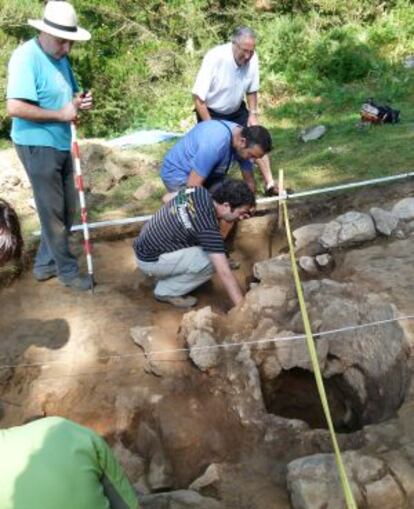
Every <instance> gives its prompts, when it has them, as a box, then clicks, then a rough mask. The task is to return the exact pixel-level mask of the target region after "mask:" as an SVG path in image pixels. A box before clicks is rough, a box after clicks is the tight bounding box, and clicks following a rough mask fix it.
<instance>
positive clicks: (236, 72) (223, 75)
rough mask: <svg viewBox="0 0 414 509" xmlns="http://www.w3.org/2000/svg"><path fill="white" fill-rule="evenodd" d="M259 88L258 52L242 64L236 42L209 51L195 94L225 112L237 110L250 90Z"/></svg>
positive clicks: (216, 109)
mask: <svg viewBox="0 0 414 509" xmlns="http://www.w3.org/2000/svg"><path fill="white" fill-rule="evenodd" d="M258 90H259V59H258V58H257V54H256V53H254V55H253V56H252V58H251V59H250V61H249V62H248V64H246V65H243V66H240V67H239V66H238V65H237V64H236V61H235V60H234V56H233V49H232V43H231V42H229V43H227V44H221V45H220V46H215V47H214V48H212V49H211V50H209V51H208V52H207V53H206V54H205V56H204V59H203V62H202V64H201V67H200V70H199V71H198V74H197V78H196V81H195V83H194V87H193V90H192V92H193V94H195V95H197V96H198V97H199V98H200V99H201V100H202V101H205V103H206V104H207V107H208V108H210V109H212V110H214V111H217V112H218V113H222V114H229V113H233V112H235V111H237V110H238V109H239V107H240V104H241V102H242V101H243V99H244V96H245V94H246V93H253V92H257V91H258Z"/></svg>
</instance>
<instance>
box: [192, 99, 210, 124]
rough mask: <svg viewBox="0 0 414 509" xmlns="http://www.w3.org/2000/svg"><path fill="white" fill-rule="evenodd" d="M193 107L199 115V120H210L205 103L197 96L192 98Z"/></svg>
mask: <svg viewBox="0 0 414 509" xmlns="http://www.w3.org/2000/svg"><path fill="white" fill-rule="evenodd" d="M194 105H195V109H196V110H197V113H198V114H199V115H200V118H201V120H211V116H210V113H209V111H208V108H207V105H206V103H205V102H204V101H202V100H201V99H200V98H199V97H198V95H195V96H194Z"/></svg>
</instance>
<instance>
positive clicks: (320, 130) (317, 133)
mask: <svg viewBox="0 0 414 509" xmlns="http://www.w3.org/2000/svg"><path fill="white" fill-rule="evenodd" d="M325 133H326V127H325V126H324V125H317V126H315V127H309V128H307V129H303V130H302V131H301V133H300V136H299V139H300V140H302V141H304V142H305V143H307V142H308V141H314V140H318V139H319V138H322V136H323V135H324V134H325Z"/></svg>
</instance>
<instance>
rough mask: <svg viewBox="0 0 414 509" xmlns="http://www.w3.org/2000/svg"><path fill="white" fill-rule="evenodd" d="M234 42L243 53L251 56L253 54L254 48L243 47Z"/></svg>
mask: <svg viewBox="0 0 414 509" xmlns="http://www.w3.org/2000/svg"><path fill="white" fill-rule="evenodd" d="M234 44H235V45H236V46H237V47H238V48H239V50H240V51H241V52H242V53H243V54H244V55H248V56H250V57H251V56H253V55H254V49H249V48H243V46H240V44H239V43H238V42H234Z"/></svg>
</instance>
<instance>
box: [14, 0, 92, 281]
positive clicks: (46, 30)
mask: <svg viewBox="0 0 414 509" xmlns="http://www.w3.org/2000/svg"><path fill="white" fill-rule="evenodd" d="M29 25H31V26H33V27H35V28H37V29H38V30H40V34H39V36H38V37H37V38H35V39H31V40H30V41H27V42H26V43H25V44H23V45H21V46H19V48H17V49H16V51H15V52H14V53H13V55H12V57H11V59H10V63H9V76H8V86H7V113H8V114H9V116H11V117H12V119H13V120H12V132H11V137H12V140H13V142H14V144H15V147H16V151H17V154H18V156H19V158H20V160H21V162H22V163H23V166H24V168H25V170H26V172H27V174H28V177H29V179H30V182H31V184H32V188H33V195H34V199H35V202H36V208H37V212H38V214H39V219H40V224H41V227H42V235H41V238H40V246H39V250H38V252H37V255H36V259H35V263H34V269H33V273H34V275H35V277H36V279H37V280H38V281H46V280H47V279H50V278H51V277H55V276H57V277H58V278H59V281H60V282H61V283H62V284H63V285H65V286H69V287H71V288H72V289H74V290H88V289H89V287H90V285H91V282H90V278H89V276H81V275H80V274H79V267H78V263H77V261H76V258H75V257H74V256H73V255H72V253H71V252H70V251H69V246H68V233H69V231H70V228H71V226H72V222H73V217H74V213H75V210H76V193H75V186H74V180H73V166H72V157H71V153H70V148H71V129H70V123H71V122H72V121H74V120H75V119H76V116H77V112H78V109H80V110H88V109H90V108H91V107H92V96H91V94H90V92H89V93H86V94H79V93H78V92H79V90H78V86H77V84H76V81H75V78H74V76H73V73H72V69H71V67H70V63H69V60H68V58H67V55H68V54H69V52H70V50H71V48H72V45H73V43H74V42H75V41H86V40H88V39H90V34H89V32H87V31H86V30H84V29H83V28H80V27H78V26H77V19H76V13H75V11H74V9H73V7H72V5H71V4H70V3H68V2H64V1H60V2H56V1H50V2H48V3H47V5H46V7H45V12H44V16H43V19H41V20H40V19H39V20H29Z"/></svg>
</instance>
